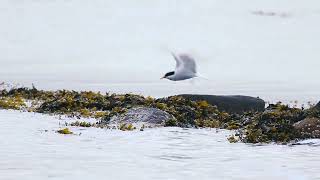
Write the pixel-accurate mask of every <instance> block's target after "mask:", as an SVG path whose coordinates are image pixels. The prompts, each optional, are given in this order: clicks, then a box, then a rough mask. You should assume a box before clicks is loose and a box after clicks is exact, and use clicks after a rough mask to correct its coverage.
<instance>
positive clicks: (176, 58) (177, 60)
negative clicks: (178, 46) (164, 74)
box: [171, 52, 182, 69]
mask: <svg viewBox="0 0 320 180" xmlns="http://www.w3.org/2000/svg"><path fill="white" fill-rule="evenodd" d="M171 54H172V56H173V57H174V60H176V69H178V68H180V66H181V64H182V63H181V61H180V59H179V58H178V57H177V56H176V55H175V54H174V53H173V52H171Z"/></svg>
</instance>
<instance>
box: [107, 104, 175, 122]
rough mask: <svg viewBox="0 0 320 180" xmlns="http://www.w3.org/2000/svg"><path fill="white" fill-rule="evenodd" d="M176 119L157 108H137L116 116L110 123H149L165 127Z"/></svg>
mask: <svg viewBox="0 0 320 180" xmlns="http://www.w3.org/2000/svg"><path fill="white" fill-rule="evenodd" d="M172 119H174V117H173V116H172V115H171V114H169V113H167V112H165V111H162V110H160V109H157V108H147V107H137V108H131V109H129V110H128V112H126V113H124V114H122V115H118V116H115V117H113V118H112V119H111V121H110V123H111V124H112V123H147V124H148V125H164V124H165V122H166V121H170V120H172Z"/></svg>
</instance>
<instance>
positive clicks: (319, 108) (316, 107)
mask: <svg viewBox="0 0 320 180" xmlns="http://www.w3.org/2000/svg"><path fill="white" fill-rule="evenodd" d="M314 109H317V110H320V102H318V104H317V105H316V106H315V107H314Z"/></svg>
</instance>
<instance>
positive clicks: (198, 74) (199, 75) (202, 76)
mask: <svg viewBox="0 0 320 180" xmlns="http://www.w3.org/2000/svg"><path fill="white" fill-rule="evenodd" d="M196 77H198V78H202V79H205V80H209V78H207V77H206V76H204V75H202V74H200V73H197V74H196Z"/></svg>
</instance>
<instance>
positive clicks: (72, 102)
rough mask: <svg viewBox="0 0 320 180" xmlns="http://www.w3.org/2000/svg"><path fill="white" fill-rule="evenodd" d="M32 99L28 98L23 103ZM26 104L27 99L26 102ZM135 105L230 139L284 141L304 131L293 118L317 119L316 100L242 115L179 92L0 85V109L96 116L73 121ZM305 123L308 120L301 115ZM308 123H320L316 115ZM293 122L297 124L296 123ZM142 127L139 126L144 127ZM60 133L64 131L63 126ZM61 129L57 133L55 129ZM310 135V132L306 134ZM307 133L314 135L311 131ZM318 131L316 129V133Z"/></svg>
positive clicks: (104, 117)
mask: <svg viewBox="0 0 320 180" xmlns="http://www.w3.org/2000/svg"><path fill="white" fill-rule="evenodd" d="M26 102H30V103H26ZM27 104H31V107H29V106H28V105H27ZM135 107H148V108H157V109H160V110H162V111H165V112H167V113H169V114H171V115H172V116H173V117H174V118H172V119H170V120H167V121H166V122H165V126H178V127H194V128H222V129H229V130H235V131H236V132H237V133H236V135H234V136H232V137H230V138H229V141H230V142H238V141H242V142H245V143H269V142H276V143H288V142H290V141H293V140H297V139H303V138H308V137H313V136H310V135H309V136H307V135H308V132H307V130H306V129H305V127H308V128H313V129H314V132H315V133H318V131H319V129H317V128H318V127H316V128H314V127H309V124H310V123H307V125H308V126H306V125H304V124H306V123H300V124H301V125H304V126H303V127H301V128H300V129H297V127H299V126H297V125H294V124H296V123H297V122H299V121H302V120H304V119H308V118H309V121H311V120H310V118H311V119H312V118H313V119H320V104H318V105H316V106H315V107H313V108H310V109H300V108H295V107H293V108H292V107H289V106H288V105H283V104H281V103H277V104H271V105H269V107H267V108H266V109H265V110H264V111H263V112H259V111H248V112H244V113H241V114H238V113H230V112H229V113H226V112H223V111H219V109H218V108H217V106H214V105H212V104H209V103H208V102H207V101H192V100H190V99H189V98H188V99H186V98H184V97H182V96H171V97H166V98H159V99H155V98H152V97H144V96H140V95H134V94H108V93H106V94H102V93H100V92H92V91H82V92H77V91H68V90H58V91H43V90H38V89H36V88H35V87H32V88H25V87H23V88H12V89H10V90H6V89H3V90H0V108H1V109H15V110H27V111H33V112H38V113H48V114H56V115H66V116H69V117H75V118H80V117H85V118H95V119H97V120H99V122H98V123H96V124H90V123H86V122H75V123H72V124H71V126H80V127H106V126H104V125H106V124H108V122H109V121H110V120H111V119H112V118H113V117H115V116H119V115H121V114H124V113H126V112H128V110H129V109H131V108H135ZM305 122H308V121H307V120H305ZM312 122H316V123H314V124H315V125H316V126H318V120H317V121H315V120H313V121H312ZM295 126H296V128H295ZM119 129H121V130H124V131H131V130H133V129H135V128H134V127H133V125H132V124H122V125H120V127H119ZM142 130H143V128H142ZM63 132H68V131H67V130H66V129H64V131H61V133H63ZM59 133H60V132H59ZM309 134H310V133H309ZM311 135H314V133H313V134H311ZM316 135H317V134H316Z"/></svg>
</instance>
